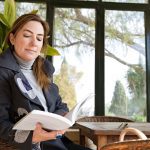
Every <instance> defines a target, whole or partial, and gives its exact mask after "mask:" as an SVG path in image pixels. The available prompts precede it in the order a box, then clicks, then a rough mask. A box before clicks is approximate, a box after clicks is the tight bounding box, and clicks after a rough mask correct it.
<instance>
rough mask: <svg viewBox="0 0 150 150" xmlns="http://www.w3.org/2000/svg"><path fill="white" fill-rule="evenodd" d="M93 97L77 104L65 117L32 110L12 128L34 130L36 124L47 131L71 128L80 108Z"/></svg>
mask: <svg viewBox="0 0 150 150" xmlns="http://www.w3.org/2000/svg"><path fill="white" fill-rule="evenodd" d="M92 97H93V95H90V96H88V97H87V98H86V99H84V100H82V101H81V102H80V103H78V104H77V105H76V106H75V107H74V108H73V109H72V110H70V111H69V112H68V113H67V114H66V115H65V116H61V115H58V114H54V113H50V112H44V111H40V110H33V111H31V112H30V113H28V114H27V115H26V116H24V117H23V118H22V119H20V120H19V121H18V122H17V123H16V124H15V125H14V127H13V129H14V130H34V129H35V126H36V123H38V122H40V123H41V124H42V126H43V128H44V129H48V130H63V129H67V128H69V127H71V126H72V125H73V124H74V123H75V121H76V119H77V116H78V113H79V111H80V108H81V107H82V106H83V104H84V103H85V102H86V101H87V100H88V99H90V98H92Z"/></svg>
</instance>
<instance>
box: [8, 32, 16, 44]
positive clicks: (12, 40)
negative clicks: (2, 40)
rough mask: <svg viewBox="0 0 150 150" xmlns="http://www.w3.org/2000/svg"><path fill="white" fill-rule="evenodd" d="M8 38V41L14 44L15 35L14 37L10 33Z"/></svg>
mask: <svg viewBox="0 0 150 150" xmlns="http://www.w3.org/2000/svg"><path fill="white" fill-rule="evenodd" d="M9 39H10V43H11V44H12V45H14V42H15V37H14V35H13V34H12V33H10V35H9Z"/></svg>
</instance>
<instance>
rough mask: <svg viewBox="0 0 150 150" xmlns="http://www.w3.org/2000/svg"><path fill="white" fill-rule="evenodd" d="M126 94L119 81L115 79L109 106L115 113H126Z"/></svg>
mask: <svg viewBox="0 0 150 150" xmlns="http://www.w3.org/2000/svg"><path fill="white" fill-rule="evenodd" d="M127 100H128V98H127V96H126V93H125V90H124V87H123V85H122V83H121V82H120V81H116V85H115V91H114V95H113V98H112V101H111V106H110V108H109V111H110V112H113V113H114V114H116V115H127V105H128V104H127Z"/></svg>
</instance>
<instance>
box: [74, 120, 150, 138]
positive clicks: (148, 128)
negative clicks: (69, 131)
mask: <svg viewBox="0 0 150 150" xmlns="http://www.w3.org/2000/svg"><path fill="white" fill-rule="evenodd" d="M126 124H127V125H126ZM76 125H77V127H78V128H79V129H81V130H84V131H86V132H87V133H90V134H94V135H96V134H97V135H109V134H110V135H119V134H120V132H121V131H122V129H123V128H124V125H126V127H133V128H137V129H139V130H140V131H142V132H144V133H145V134H146V135H150V123H147V122H77V123H76ZM130 134H132V133H130Z"/></svg>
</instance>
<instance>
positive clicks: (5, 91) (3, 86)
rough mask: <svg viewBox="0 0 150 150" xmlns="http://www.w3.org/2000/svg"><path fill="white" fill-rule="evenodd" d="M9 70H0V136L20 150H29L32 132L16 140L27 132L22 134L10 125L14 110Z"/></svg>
mask: <svg viewBox="0 0 150 150" xmlns="http://www.w3.org/2000/svg"><path fill="white" fill-rule="evenodd" d="M11 76H12V74H11V72H10V71H8V70H7V69H6V70H4V69H1V70H0V138H2V139H4V140H6V141H7V142H8V143H10V144H12V145H15V146H17V147H18V148H19V149H21V150H27V149H28V150H31V149H32V148H31V147H32V132H30V133H29V134H28V137H27V138H26V139H25V140H24V141H23V142H22V141H20V142H19V141H17V139H19V140H20V139H21V138H22V137H23V135H25V136H27V133H24V134H22V133H21V132H20V133H19V132H18V131H16V130H13V129H12V127H13V125H14V123H15V121H14V118H13V117H14V111H13V104H12V98H11V96H12V90H11V82H10V80H12V79H11ZM22 139H23V138H22Z"/></svg>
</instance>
